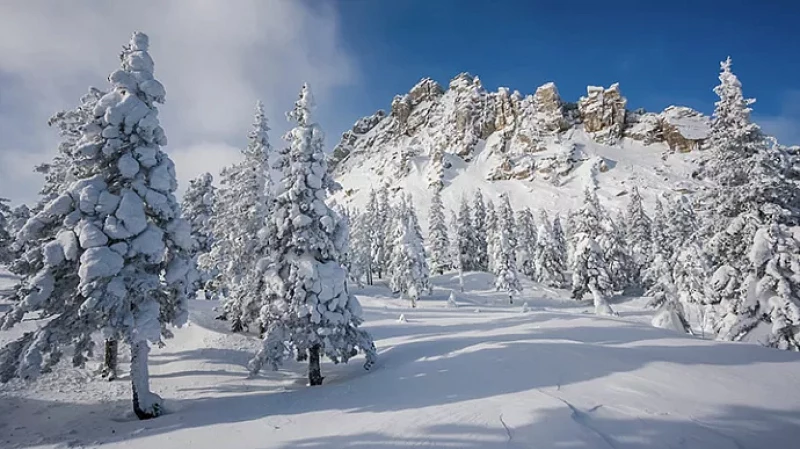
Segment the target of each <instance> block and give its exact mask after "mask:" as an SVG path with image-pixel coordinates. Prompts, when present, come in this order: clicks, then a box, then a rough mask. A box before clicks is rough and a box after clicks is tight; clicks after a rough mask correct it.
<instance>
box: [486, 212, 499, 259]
mask: <svg viewBox="0 0 800 449" xmlns="http://www.w3.org/2000/svg"><path fill="white" fill-rule="evenodd" d="M497 224H498V219H497V211H495V208H494V202H492V200H489V201H487V202H486V226H485V227H486V248H487V249H488V251H489V252H488V256H487V269H488V271H490V272H494V256H495V254H496V253H497V248H495V246H496V245H497V239H498V237H499V236H498V234H497V230H498V227H497Z"/></svg>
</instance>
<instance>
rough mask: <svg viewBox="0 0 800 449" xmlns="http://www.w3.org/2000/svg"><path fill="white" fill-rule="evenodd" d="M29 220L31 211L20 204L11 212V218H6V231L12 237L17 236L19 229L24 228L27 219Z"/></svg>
mask: <svg viewBox="0 0 800 449" xmlns="http://www.w3.org/2000/svg"><path fill="white" fill-rule="evenodd" d="M30 218H31V210H30V208H28V206H27V205H25V204H20V205H19V206H17V207H15V208H14V209H12V210H11V216H10V217H9V218H8V229H9V233H10V234H11V235H12V236H15V235H17V232H19V230H20V229H22V227H23V226H25V223H27V222H28V219H30Z"/></svg>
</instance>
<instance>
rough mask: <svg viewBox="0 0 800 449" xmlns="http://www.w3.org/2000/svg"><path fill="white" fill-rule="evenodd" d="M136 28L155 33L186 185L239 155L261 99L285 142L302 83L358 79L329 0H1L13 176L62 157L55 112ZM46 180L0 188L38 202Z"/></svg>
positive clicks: (5, 156)
mask: <svg viewBox="0 0 800 449" xmlns="http://www.w3.org/2000/svg"><path fill="white" fill-rule="evenodd" d="M135 30H139V31H143V32H145V33H147V34H149V35H150V40H151V54H152V56H153V59H154V60H155V62H156V76H157V77H158V78H159V79H160V80H161V81H162V83H164V85H165V86H166V88H167V103H166V104H165V105H163V106H162V107H161V117H162V121H163V124H164V127H165V129H166V131H167V136H168V138H169V141H170V145H169V146H168V147H166V148H165V149H166V150H167V151H169V152H170V153H171V154H173V155H174V156H175V158H176V165H177V166H178V171H179V176H180V180H181V182H182V184H185V183H186V181H187V179H188V178H189V176H190V175H195V174H197V173H199V171H198V170H201V169H203V170H211V171H216V169H217V168H219V167H220V166H222V165H227V164H228V163H230V162H232V159H231V158H232V157H234V155H235V152H233V151H231V149H232V148H234V147H236V148H238V147H240V146H242V145H244V143H245V136H246V133H247V130H248V127H249V126H250V123H251V121H252V112H253V107H254V105H255V101H256V100H257V99H262V100H263V101H264V103H265V105H266V109H267V113H268V116H269V117H270V118H271V119H272V124H273V127H274V128H277V129H276V131H274V132H273V135H272V140H273V143H274V144H276V145H279V142H278V138H279V136H280V131H281V130H282V128H283V127H284V122H283V119H282V117H283V113H284V111H286V110H287V109H289V107H290V106H291V104H292V102H293V101H294V99H295V96H296V93H297V92H298V90H299V87H300V84H301V82H303V81H308V82H310V83H311V85H312V87H313V88H314V92H315V95H316V96H317V98H318V99H319V101H320V102H324V101H326V98H329V97H330V95H331V93H332V92H333V91H334V90H335V89H336V88H337V87H339V86H343V85H347V84H350V83H354V82H355V81H356V80H357V76H358V69H357V67H356V64H355V61H354V59H353V58H352V56H351V55H350V54H349V53H348V52H347V51H346V50H345V49H344V48H343V47H342V45H341V37H340V33H339V29H338V19H337V17H336V13H335V11H333V10H332V9H331V8H330V7H329V5H326V4H325V3H323V2H308V3H306V2H304V1H300V0H237V1H235V2H220V1H211V0H172V1H169V2H163V1H159V0H140V1H138V2H134V3H130V2H107V1H101V0H97V1H92V0H86V1H77V0H76V1H70V2H52V1H45V0H28V1H25V2H0V163H2V164H3V171H4V172H6V173H8V172H14V173H17V172H19V171H20V170H22V171H24V172H26V173H29V172H30V170H31V167H30V165H28V166H25V164H28V163H29V162H31V161H33V162H44V161H46V160H48V159H49V158H50V157H51V156H52V155H53V154H54V151H55V148H56V145H57V136H56V135H55V133H54V131H53V130H49V129H47V126H46V122H47V118H48V117H49V116H50V115H51V114H52V113H54V112H55V111H57V110H59V109H64V108H68V107H72V106H73V105H75V104H77V101H78V98H79V97H80V96H81V95H82V94H83V93H84V92H85V91H86V88H87V87H88V86H89V85H96V86H98V87H101V88H102V87H104V86H105V85H106V81H105V78H106V76H107V75H108V74H109V73H110V72H111V71H113V70H114V69H115V68H117V66H118V63H119V60H118V57H117V56H118V54H119V50H120V48H121V46H122V45H123V44H125V43H127V41H128V39H129V36H130V33H131V32H132V31H135ZM20 152H22V153H23V154H25V155H26V156H25V157H20V156H19V154H20ZM183 166H186V167H188V168H182V167H183ZM29 178H30V179H29ZM39 183H40V180H39V179H37V177H36V176H35V175H33V176H32V177H19V176H17V177H14V176H12V177H8V176H3V177H2V178H0V196H8V197H11V198H12V199H14V200H16V201H23V200H24V201H31V200H33V199H34V198H35V193H36V190H37V188H38V186H39Z"/></svg>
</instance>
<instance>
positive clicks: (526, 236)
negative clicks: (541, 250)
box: [516, 208, 538, 279]
mask: <svg viewBox="0 0 800 449" xmlns="http://www.w3.org/2000/svg"><path fill="white" fill-rule="evenodd" d="M516 231H517V266H518V267H519V269H520V271H521V272H522V274H524V275H525V276H527V277H528V278H530V279H536V259H537V256H538V254H537V253H538V246H537V236H536V224H535V222H534V219H533V213H532V212H531V210H530V209H528V208H525V209H520V210H519V211H518V212H517V229H516Z"/></svg>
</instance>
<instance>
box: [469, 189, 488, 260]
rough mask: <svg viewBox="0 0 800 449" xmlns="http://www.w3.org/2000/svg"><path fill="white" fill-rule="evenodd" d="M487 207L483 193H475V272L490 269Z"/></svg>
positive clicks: (473, 236) (473, 211)
mask: <svg viewBox="0 0 800 449" xmlns="http://www.w3.org/2000/svg"><path fill="white" fill-rule="evenodd" d="M486 207H487V205H486V203H485V202H484V200H483V192H481V190H480V189H478V190H476V191H475V196H474V197H473V199H472V229H473V233H472V239H473V240H474V242H473V245H474V251H475V253H474V261H475V266H474V268H473V269H474V270H476V271H481V270H482V271H486V270H488V269H489V252H488V251H489V247H488V241H489V228H488V225H487V220H488V217H487V213H488V211H487V209H486Z"/></svg>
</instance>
